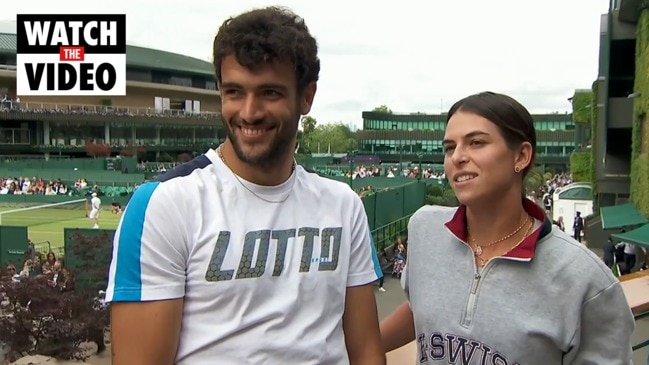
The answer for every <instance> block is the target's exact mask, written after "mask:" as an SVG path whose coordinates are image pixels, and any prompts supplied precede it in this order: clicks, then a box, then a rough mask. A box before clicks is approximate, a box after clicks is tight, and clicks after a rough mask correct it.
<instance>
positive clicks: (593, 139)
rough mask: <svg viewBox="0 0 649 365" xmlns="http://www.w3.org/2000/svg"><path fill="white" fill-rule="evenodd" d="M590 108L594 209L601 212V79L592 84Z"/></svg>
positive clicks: (591, 173)
mask: <svg viewBox="0 0 649 365" xmlns="http://www.w3.org/2000/svg"><path fill="white" fill-rule="evenodd" d="M592 90H593V92H592V93H591V104H590V105H591V108H590V113H591V114H590V115H591V116H590V140H591V143H590V181H591V183H592V184H593V211H594V212H599V199H598V198H599V195H598V194H597V145H598V143H597V93H598V92H599V81H598V80H595V82H593V86H592Z"/></svg>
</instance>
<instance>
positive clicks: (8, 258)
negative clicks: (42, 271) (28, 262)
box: [0, 226, 27, 271]
mask: <svg viewBox="0 0 649 365" xmlns="http://www.w3.org/2000/svg"><path fill="white" fill-rule="evenodd" d="M26 251H27V227H14V226H0V265H2V266H6V265H7V264H10V263H11V264H13V265H14V266H16V269H17V270H19V271H20V270H22V269H23V264H24V263H25V252H26Z"/></svg>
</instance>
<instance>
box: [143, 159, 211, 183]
mask: <svg viewBox="0 0 649 365" xmlns="http://www.w3.org/2000/svg"><path fill="white" fill-rule="evenodd" d="M211 164H212V160H210V158H209V157H208V156H207V155H206V154H202V155H199V156H197V157H195V158H194V159H193V160H191V161H189V162H185V163H183V164H180V165H178V166H176V167H174V168H173V169H171V170H169V171H167V172H164V173H162V174H160V175H159V176H158V177H157V178H156V179H155V182H158V183H166V182H169V181H172V180H174V179H179V178H190V177H193V174H194V172H197V171H201V170H203V169H205V168H207V167H208V166H210V165H211Z"/></svg>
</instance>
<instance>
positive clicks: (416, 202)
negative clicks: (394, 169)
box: [363, 180, 426, 230]
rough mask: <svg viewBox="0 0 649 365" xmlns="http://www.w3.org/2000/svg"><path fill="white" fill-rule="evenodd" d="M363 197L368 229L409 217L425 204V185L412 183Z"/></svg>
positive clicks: (423, 183)
mask: <svg viewBox="0 0 649 365" xmlns="http://www.w3.org/2000/svg"><path fill="white" fill-rule="evenodd" d="M410 181H411V183H409V184H406V185H401V186H399V187H396V188H392V189H389V190H384V191H379V192H377V193H375V194H372V195H368V196H365V197H363V205H364V206H365V212H366V213H367V218H368V222H369V225H370V229H371V230H374V229H375V228H378V227H383V226H385V225H387V224H389V223H391V222H395V221H397V220H399V219H401V218H403V217H406V216H409V215H411V214H412V213H414V212H415V211H416V210H417V209H419V208H420V207H421V206H423V205H424V204H425V202H426V183H425V182H424V181H422V182H416V181H415V182H412V180H410Z"/></svg>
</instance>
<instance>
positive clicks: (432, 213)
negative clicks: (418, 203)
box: [410, 205, 458, 223]
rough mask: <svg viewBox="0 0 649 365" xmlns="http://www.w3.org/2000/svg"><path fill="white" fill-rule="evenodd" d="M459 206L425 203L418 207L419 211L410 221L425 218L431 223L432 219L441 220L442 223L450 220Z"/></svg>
mask: <svg viewBox="0 0 649 365" xmlns="http://www.w3.org/2000/svg"><path fill="white" fill-rule="evenodd" d="M457 209H458V208H457V207H444V206H441V205H424V206H423V207H421V208H419V209H417V211H416V212H415V213H414V214H413V215H412V217H411V218H410V222H411V223H412V222H413V221H414V222H419V221H422V220H425V221H426V222H428V223H430V220H431V219H432V220H434V221H440V222H442V223H446V222H448V221H449V220H450V219H451V218H453V215H455V212H456V211H457Z"/></svg>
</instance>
